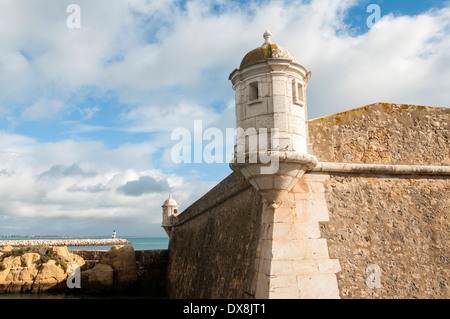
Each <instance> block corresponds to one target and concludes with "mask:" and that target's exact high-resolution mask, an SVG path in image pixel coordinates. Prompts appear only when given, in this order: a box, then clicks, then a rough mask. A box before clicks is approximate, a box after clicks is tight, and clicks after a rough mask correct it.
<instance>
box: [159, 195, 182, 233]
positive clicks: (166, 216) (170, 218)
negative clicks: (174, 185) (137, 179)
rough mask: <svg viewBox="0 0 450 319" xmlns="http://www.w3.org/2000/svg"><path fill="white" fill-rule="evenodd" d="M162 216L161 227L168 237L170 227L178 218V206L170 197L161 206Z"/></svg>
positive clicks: (170, 231)
mask: <svg viewBox="0 0 450 319" xmlns="http://www.w3.org/2000/svg"><path fill="white" fill-rule="evenodd" d="M162 209H163V216H162V224H161V227H163V228H164V230H165V231H166V233H167V235H168V236H169V237H170V234H171V233H172V227H173V224H174V222H175V218H176V217H177V216H178V204H177V202H176V201H175V200H174V199H173V198H172V195H169V198H168V199H167V200H166V201H165V202H164V204H163V205H162Z"/></svg>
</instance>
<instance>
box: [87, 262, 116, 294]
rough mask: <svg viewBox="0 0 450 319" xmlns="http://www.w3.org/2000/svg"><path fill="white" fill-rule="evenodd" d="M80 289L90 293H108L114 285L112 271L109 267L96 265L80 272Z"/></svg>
mask: <svg viewBox="0 0 450 319" xmlns="http://www.w3.org/2000/svg"><path fill="white" fill-rule="evenodd" d="M81 284H82V288H83V289H85V290H87V291H91V292H109V291H111V290H112V289H113V285H114V269H113V268H112V267H111V266H110V265H106V264H101V263H100V264H97V265H95V266H94V268H92V269H89V270H86V271H84V272H82V277H81Z"/></svg>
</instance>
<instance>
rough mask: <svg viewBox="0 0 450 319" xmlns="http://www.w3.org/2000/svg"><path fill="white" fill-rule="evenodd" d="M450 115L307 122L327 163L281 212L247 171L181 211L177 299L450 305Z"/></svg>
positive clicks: (356, 113)
mask: <svg viewBox="0 0 450 319" xmlns="http://www.w3.org/2000/svg"><path fill="white" fill-rule="evenodd" d="M449 115H450V109H448V108H434V107H424V106H412V105H397V104H386V103H377V104H374V105H369V106H365V107H362V108H358V109H354V110H351V111H348V112H343V113H339V114H335V115H330V116H327V117H323V118H319V119H314V120H310V121H308V122H307V124H308V131H309V144H310V149H311V151H312V154H313V155H315V156H316V157H317V158H318V160H319V162H320V163H319V165H318V168H316V169H313V170H311V171H308V172H307V173H306V174H305V175H304V176H303V178H302V179H301V180H300V181H299V182H298V183H297V185H295V187H294V188H293V189H292V190H291V191H290V192H289V194H288V198H291V199H290V200H289V199H287V200H285V203H283V205H282V206H281V207H280V208H278V209H277V210H276V211H275V212H274V213H273V214H272V215H271V214H268V213H267V211H268V210H270V209H269V208H268V207H267V206H266V205H265V204H264V200H263V199H262V197H261V196H260V195H259V194H258V193H257V192H256V191H255V189H254V188H253V187H249V183H248V182H247V181H246V180H245V178H244V177H243V176H242V175H240V174H239V173H232V174H231V175H230V176H229V177H228V178H226V179H225V180H224V181H222V183H220V184H219V185H218V186H216V187H215V188H214V189H213V190H211V191H210V192H209V193H208V194H206V195H205V196H203V197H202V198H201V199H199V200H198V201H197V202H196V203H194V204H193V205H192V206H191V207H189V208H188V209H187V210H186V211H185V212H183V213H182V214H180V215H178V221H177V223H175V224H174V227H173V233H172V235H171V240H170V244H169V267H168V273H167V275H168V278H167V282H168V295H169V297H171V298H255V297H256V298H449V297H450V295H449V291H450V290H449V287H448V285H449V282H448V278H449V269H450V267H449V263H450V257H449V253H450V249H449V244H448V242H449V235H450V226H449V222H448V218H449V211H450V199H449V198H450V196H449V194H450V192H449V191H450V180H449V175H450V174H449V170H448V165H449V163H450V143H449V135H450V133H449V132H450V131H449V126H450V124H449V123H450V116H449ZM330 162H332V163H337V164H339V165H341V167H344V165H345V163H349V164H351V165H354V164H355V163H356V164H365V165H368V166H367V167H363V169H359V168H360V167H356V168H357V169H353V170H352V169H341V170H338V169H328V170H327V169H326V165H322V166H321V165H320V164H321V163H324V164H326V163H330ZM372 164H384V165H386V166H383V167H382V169H381V170H380V169H378V168H376V167H375V168H373V167H372V168H371V166H370V165H372ZM391 164H394V165H399V164H400V165H402V166H401V169H397V168H398V167H400V166H391ZM410 165H412V166H410ZM417 165H425V166H420V167H422V168H423V167H424V168H427V167H428V166H427V165H434V166H433V167H432V169H431V170H429V171H427V170H425V171H424V172H422V173H417V168H418V166H417ZM319 166H320V167H321V168H319ZM436 166H439V167H438V169H437V170H436ZM324 167H325V168H324ZM405 167H406V168H409V171H408V169H405ZM439 168H442V169H439ZM415 170H416V172H415ZM408 172H409V173H408ZM284 206H285V207H284ZM268 216H273V217H268ZM373 276H376V277H373ZM374 278H375V281H374V280H373V279H374ZM368 279H372V280H371V281H370V282H369V281H368Z"/></svg>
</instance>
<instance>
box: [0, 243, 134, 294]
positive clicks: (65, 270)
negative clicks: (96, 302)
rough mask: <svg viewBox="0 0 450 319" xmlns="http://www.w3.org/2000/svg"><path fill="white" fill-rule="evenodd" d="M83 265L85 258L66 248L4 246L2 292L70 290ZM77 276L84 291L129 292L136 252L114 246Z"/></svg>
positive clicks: (0, 266) (0, 254) (0, 265)
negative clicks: (68, 284)
mask: <svg viewBox="0 0 450 319" xmlns="http://www.w3.org/2000/svg"><path fill="white" fill-rule="evenodd" d="M83 265H85V261H84V259H83V258H82V257H80V256H78V255H77V254H74V253H71V252H69V250H68V249H67V247H49V246H29V247H24V248H12V247H10V246H7V247H4V248H3V249H2V250H0V293H17V292H32V293H40V292H48V291H68V290H71V289H69V287H68V286H67V279H68V278H69V276H71V275H73V273H74V270H75V268H78V267H79V268H80V269H82V266H83ZM83 268H84V267H83ZM80 269H79V270H80ZM75 273H76V272H75ZM78 274H79V275H80V276H81V277H79V278H80V282H81V287H77V288H81V289H80V291H81V292H86V293H110V292H125V291H129V290H131V289H132V288H133V287H134V286H135V284H136V282H137V278H138V274H137V264H136V255H135V251H134V249H133V247H132V246H113V247H111V249H110V250H109V251H108V252H107V253H106V254H105V255H104V256H103V258H102V260H101V262H100V263H97V264H96V265H95V266H94V267H93V268H92V269H86V270H84V271H80V272H79V273H78ZM72 278H73V277H72ZM69 279H71V278H69ZM72 291H73V290H72Z"/></svg>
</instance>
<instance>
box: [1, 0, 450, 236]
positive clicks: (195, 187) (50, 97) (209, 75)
mask: <svg viewBox="0 0 450 319" xmlns="http://www.w3.org/2000/svg"><path fill="white" fill-rule="evenodd" d="M70 3H71V2H70V1H58V2H57V3H55V1H52V0H40V1H24V0H2V1H1V3H0V43H2V45H1V47H0V88H1V89H0V120H1V122H0V123H1V124H4V127H5V128H7V130H9V132H10V133H11V134H7V133H1V132H0V150H1V151H0V208H1V210H0V211H1V212H2V213H1V214H3V215H1V214H0V218H1V220H2V226H1V227H3V228H5V227H16V226H15V225H14V224H12V223H14V222H16V223H17V221H18V219H15V218H14V217H17V216H28V218H30V220H31V219H32V218H36V219H33V220H34V222H33V223H31V222H30V224H29V227H32V225H34V226H36V225H42V223H40V222H39V218H44V217H45V220H46V221H47V222H48V221H49V220H50V219H49V218H52V217H58V218H61V220H65V221H71V223H76V222H78V221H80V220H85V219H86V220H87V219H88V218H93V219H96V220H101V221H102V222H104V223H106V221H107V220H108V221H111V220H120V221H121V223H127V222H128V220H135V221H136V223H138V220H145V221H146V222H148V223H149V224H150V223H153V222H154V223H159V220H160V211H161V207H160V205H161V203H162V202H163V201H164V200H165V199H166V197H167V195H168V194H166V193H167V192H166V190H167V189H166V188H164V191H163V190H162V189H160V191H159V192H156V193H152V192H150V191H149V192H141V191H140V190H139V189H138V190H137V192H135V194H139V195H140V196H128V195H127V194H126V191H125V193H123V192H122V193H121V192H120V191H119V192H118V191H117V189H119V188H120V187H124V186H125V185H136V184H133V182H137V181H141V182H142V181H143V184H145V185H144V186H146V187H149V188H148V190H152V188H151V187H150V186H152V185H153V184H152V181H153V180H149V179H148V180H146V179H145V176H150V177H151V178H153V179H154V180H158V181H162V182H163V183H164V185H165V183H167V185H169V188H170V189H171V190H172V191H173V192H174V197H175V198H176V199H177V201H178V202H179V203H180V204H181V205H182V207H186V206H187V205H188V204H190V203H192V202H193V201H194V200H195V199H196V198H198V197H199V196H200V195H202V194H203V193H205V192H206V191H207V190H208V189H209V188H210V187H211V186H213V185H212V184H214V183H212V182H211V183H206V182H200V181H198V180H196V179H195V178H194V177H195V176H202V178H203V175H202V173H200V174H198V175H195V176H194V175H192V176H191V175H189V174H187V175H174V174H171V173H168V172H170V171H171V170H172V169H174V166H173V165H170V164H171V163H170V156H169V155H170V147H171V146H172V145H173V144H174V141H170V131H171V130H173V129H175V128H177V127H186V128H188V129H190V130H191V132H192V126H193V123H194V120H202V121H203V128H204V129H206V128H207V127H212V126H214V127H219V128H221V129H222V130H223V132H224V133H225V130H224V129H225V128H226V127H234V125H235V124H234V123H235V119H234V91H233V90H232V88H231V84H230V82H229V81H228V75H229V74H230V73H231V71H233V70H234V68H236V67H238V66H239V64H240V61H241V59H242V58H243V56H244V55H245V54H246V53H247V51H249V50H251V49H253V48H255V47H257V46H259V45H261V44H262V42H263V38H262V34H263V32H264V31H265V30H266V29H270V30H271V31H272V33H273V39H272V40H273V42H274V43H277V44H279V45H281V46H283V47H285V48H286V49H288V50H289V51H291V52H292V53H293V54H294V55H295V56H296V58H297V60H298V61H299V62H300V63H301V64H303V65H304V66H305V67H307V68H308V69H309V70H311V71H312V78H311V80H310V82H309V85H308V90H307V94H308V114H309V117H310V118H313V117H317V116H322V115H327V114H331V113H335V112H339V111H344V110H347V109H350V108H354V107H359V106H363V105H366V104H370V103H373V102H378V101H383V102H396V103H411V104H427V105H433V106H449V105H448V101H450V91H449V90H448V88H447V86H448V83H450V56H449V54H450V37H449V21H450V7H449V6H447V7H445V8H443V9H440V10H431V11H428V12H425V13H422V14H420V15H417V16H394V15H390V14H389V13H388V12H383V14H385V15H384V16H383V18H382V19H381V21H380V22H379V23H378V24H376V25H375V27H374V28H372V29H371V30H370V31H369V32H367V33H365V34H361V35H358V36H353V35H352V34H351V32H350V30H348V26H347V25H346V24H345V22H344V21H345V19H344V18H345V14H346V12H347V9H349V8H350V7H351V6H352V5H354V4H356V3H358V1H356V0H348V1H334V0H313V1H255V2H248V3H244V4H242V3H240V2H230V1H206V0H192V1H187V2H186V3H185V5H184V6H181V5H180V3H179V2H177V1H165V0H164V1H163V0H160V1H155V0H142V1H139V0H128V1H123V0H96V1H88V0H79V1H77V4H78V5H79V6H80V8H81V19H82V21H81V23H82V24H81V25H82V27H81V29H68V28H67V26H66V18H67V16H68V14H67V12H66V7H67V5H69V4H70ZM215 5H216V7H214V6H215ZM217 7H218V8H219V9H217V10H216V9H214V8H217ZM91 93H92V96H93V97H95V99H96V100H95V103H94V104H95V105H91V104H85V103H84V102H85V101H84V100H85V99H86V100H88V99H89V98H91V97H92V96H91V95H90V94H91ZM102 97H105V99H104V100H102ZM111 97H112V98H111ZM74 98H75V100H74ZM114 99H117V104H118V105H120V107H117V108H114V107H111V108H110V109H108V111H109V114H110V119H108V121H105V122H102V121H101V116H104V114H105V113H106V112H105V110H106V108H107V107H109V105H108V104H106V103H109V101H110V100H114ZM105 101H108V102H105ZM75 115H76V116H75ZM80 118H81V119H80ZM42 120H46V121H49V125H52V124H54V123H59V124H67V125H66V126H65V127H66V128H67V131H66V132H64V133H66V135H64V136H67V133H70V134H73V135H74V138H72V139H66V140H57V137H55V141H53V142H46V143H44V142H39V141H37V140H36V139H34V138H33V136H32V135H30V137H25V136H22V135H20V134H13V133H12V132H14V128H15V127H18V126H20V124H21V123H22V121H42ZM99 120H100V121H99ZM87 121H88V122H87ZM105 123H106V124H105ZM111 123H113V124H111ZM108 125H115V127H111V126H108ZM62 126H64V125H62ZM108 131H110V132H114V134H120V132H123V134H124V135H123V136H132V135H133V134H136V133H146V134H147V133H149V134H152V137H153V139H149V140H148V141H146V142H140V143H137V142H128V141H126V142H117V143H118V144H119V146H115V147H114V148H112V147H110V146H108V145H107V142H106V140H102V137H101V136H103V135H106V134H107V132H108ZM88 133H90V134H91V135H89V139H87V138H86V139H83V138H84V137H85V136H86V135H83V134H88ZM94 133H102V135H100V134H98V135H94ZM124 138H125V137H124ZM125 140H126V138H125ZM161 154H162V155H161ZM161 156H162V157H161ZM158 159H160V160H161V161H166V163H155V162H156V161H158ZM167 164H168V165H167ZM55 167H56V169H55ZM52 168H53V172H55V170H56V171H58V169H59V172H60V173H61V172H62V173H64V169H69V168H79V170H80V171H79V172H95V174H91V175H89V176H83V175H82V174H81V175H80V174H78V175H77V174H72V175H70V174H69V176H64V174H60V176H59V177H58V178H53V179H42V178H41V179H39V176H40V175H41V174H43V173H45V172H52ZM163 168H164V169H165V170H163ZM203 174H204V173H203ZM209 179H210V180H212V179H214V177H213V178H209ZM145 182H147V183H145ZM127 183H131V184H127ZM4 223H9V224H4ZM49 225H53V227H56V225H60V224H59V222H57V220H56V219H55V220H52V223H49ZM77 225H78V226H77V227H79V229H82V227H83V225H84V226H85V227H87V228H89V227H88V226H87V225H86V224H83V223H82V222H80V223H79V224H77ZM97 225H100V224H97ZM24 227H25V226H24ZM49 227H50V226H49ZM99 227H100V226H99ZM130 227H131V226H130ZM3 228H2V229H3ZM89 229H91V228H89Z"/></svg>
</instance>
